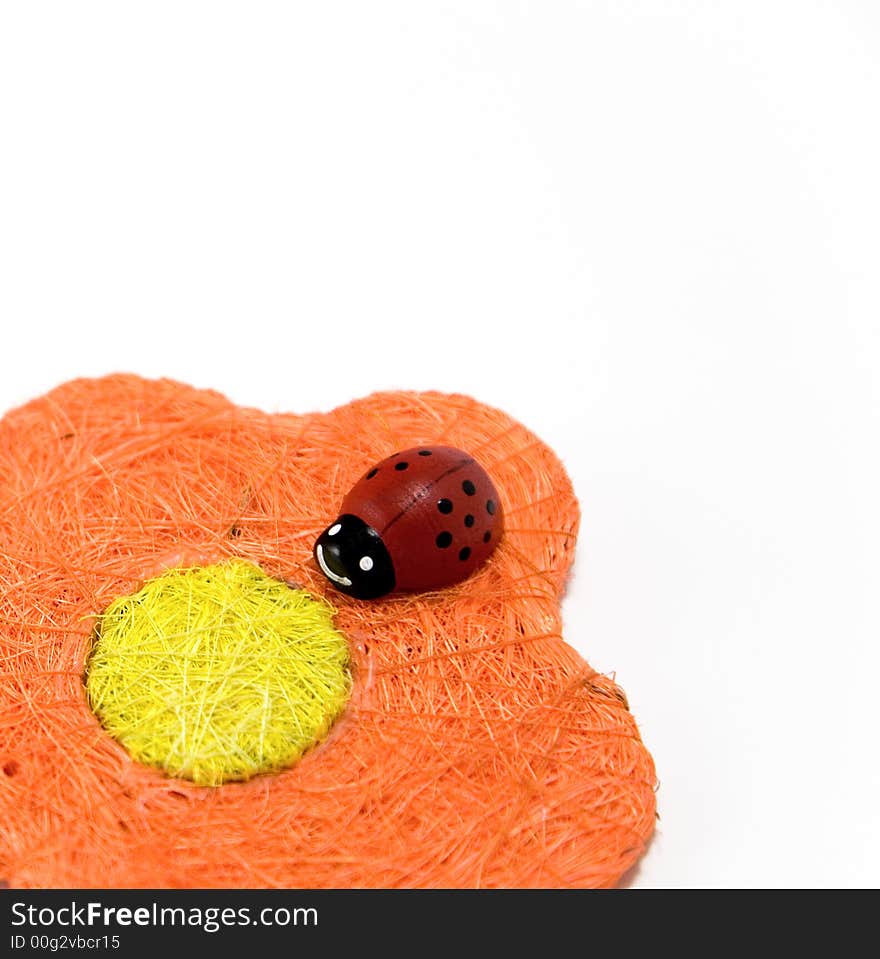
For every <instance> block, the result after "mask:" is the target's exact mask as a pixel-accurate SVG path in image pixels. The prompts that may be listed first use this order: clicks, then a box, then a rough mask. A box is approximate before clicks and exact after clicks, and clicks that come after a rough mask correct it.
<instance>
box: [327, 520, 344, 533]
mask: <svg viewBox="0 0 880 959" xmlns="http://www.w3.org/2000/svg"><path fill="white" fill-rule="evenodd" d="M341 529H342V523H334V524H333V525H332V526H331V527H330V529H328V530H327V535H328V536H335V535H336V534H337V533H338V532H339V531H340V530H341Z"/></svg>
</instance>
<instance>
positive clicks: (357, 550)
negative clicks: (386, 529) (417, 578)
mask: <svg viewBox="0 0 880 959" xmlns="http://www.w3.org/2000/svg"><path fill="white" fill-rule="evenodd" d="M315 561H316V562H317V564H318V566H320V567H321V572H322V573H323V574H324V575H325V576H326V577H327V579H329V580H330V582H331V583H333V585H334V586H335V587H336V588H337V589H338V590H340V591H341V592H343V593H348V595H349V596H354V597H355V598H356V599H376V598H377V597H379V596H384V595H385V594H386V593H390V592H391V590H392V589H394V564H393V563H392V562H391V557H390V556H389V555H388V550H387V549H386V548H385V544H384V543H383V542H382V538H381V537H380V536H379V534H378V533H377V532H376V530H374V529H373V527H372V526H368V525H367V524H366V523H365V522H364V521H363V520H362V519H359V518H358V517H357V516H352V515H351V513H344V514H343V515H342V516H340V517H339V518H338V519H337V520H335V521H334V522H333V523H332V524H331V525H330V526H328V527H327V529H325V530H324V532H323V533H321V535H320V536H319V537H318V539H317V540H316V542H315Z"/></svg>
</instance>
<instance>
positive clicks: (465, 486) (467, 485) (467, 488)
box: [461, 480, 477, 496]
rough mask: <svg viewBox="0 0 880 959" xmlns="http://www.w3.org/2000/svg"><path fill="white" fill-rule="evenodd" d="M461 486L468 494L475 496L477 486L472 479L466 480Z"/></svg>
mask: <svg viewBox="0 0 880 959" xmlns="http://www.w3.org/2000/svg"><path fill="white" fill-rule="evenodd" d="M461 488H462V489H463V490H464V491H465V493H467V495H468V496H473V495H474V493H476V491H477V487H476V486H474V484H473V483H472V482H471V481H470V480H465V481H464V482H463V483H462V484H461Z"/></svg>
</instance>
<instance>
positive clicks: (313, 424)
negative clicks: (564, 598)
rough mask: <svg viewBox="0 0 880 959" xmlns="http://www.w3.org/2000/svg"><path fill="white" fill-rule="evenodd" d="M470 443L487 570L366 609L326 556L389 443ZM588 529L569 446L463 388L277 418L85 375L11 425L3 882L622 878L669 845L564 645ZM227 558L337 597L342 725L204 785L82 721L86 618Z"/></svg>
mask: <svg viewBox="0 0 880 959" xmlns="http://www.w3.org/2000/svg"><path fill="white" fill-rule="evenodd" d="M430 443H436V444H441V443H442V444H446V445H450V446H456V447H460V448H462V449H465V450H467V451H468V452H470V453H471V454H472V455H473V456H474V457H476V458H477V460H478V461H479V462H480V463H481V464H482V465H483V466H484V467H485V468H486V469H487V471H488V472H489V474H490V475H491V476H492V479H493V481H494V483H495V485H496V487H497V489H498V491H499V494H500V496H501V498H502V501H503V505H504V512H505V523H506V527H505V533H504V538H503V540H502V542H501V544H500V546H499V547H498V549H497V550H496V551H495V553H494V554H493V556H492V557H491V559H490V560H489V562H487V563H486V565H485V566H483V567H482V568H481V569H479V570H478V571H477V572H476V573H475V574H474V575H473V576H472V577H471V578H470V579H468V580H466V581H465V582H463V583H461V584H460V585H458V586H456V587H453V588H450V589H446V590H442V591H438V592H435V593H421V594H412V595H392V596H390V597H387V598H384V599H382V600H379V601H374V602H361V601H358V600H354V599H350V598H348V597H346V596H343V595H341V594H340V593H337V592H335V591H334V590H333V589H332V587H331V585H330V583H329V582H328V581H327V580H326V579H325V578H324V576H323V575H322V574H321V573H320V571H319V570H318V569H317V568H316V566H315V565H314V561H313V560H312V555H311V547H312V543H313V542H314V539H315V537H316V536H317V534H318V533H319V532H320V531H321V529H323V528H324V526H325V525H326V524H327V523H328V522H330V521H331V520H332V519H333V517H334V516H335V515H336V512H335V510H336V509H337V507H338V505H339V503H340V502H341V500H342V498H343V496H344V494H345V493H346V492H347V491H348V489H349V488H350V487H351V485H352V484H353V483H354V481H355V480H356V479H357V478H358V477H359V476H360V475H361V474H362V473H363V471H364V469H365V468H367V467H368V466H369V465H370V464H371V463H373V462H374V461H378V460H379V459H381V458H382V457H384V456H387V455H389V454H390V453H392V452H394V451H395V450H396V449H401V448H405V447H409V446H415V445H418V444H430ZM578 520H579V513H578V506H577V501H576V499H575V497H574V493H573V491H572V488H571V484H570V481H569V479H568V477H567V475H566V473H565V471H564V469H563V467H562V465H561V463H560V462H559V460H558V459H557V457H556V456H555V454H554V453H553V452H552V451H551V450H550V449H549V448H548V447H547V446H545V445H544V444H543V443H541V441H540V440H538V439H537V437H535V436H534V435H533V434H532V433H530V432H529V431H528V430H527V429H525V428H524V427H523V426H521V425H520V424H519V423H517V422H515V421H514V420H512V419H511V418H510V417H508V416H507V415H505V414H504V413H503V412H500V411H498V410H496V409H491V408H489V407H487V406H484V405H482V404H480V403H478V402H476V401H475V400H473V399H470V398H468V397H465V396H460V395H446V394H440V393H405V392H399V393H379V394H374V395H372V396H369V397H367V398H366V399H363V400H359V401H356V402H353V403H351V404H349V405H347V406H343V407H341V408H339V409H337V410H334V411H332V412H330V413H315V414H310V415H305V416H295V415H287V414H277V415H269V414H266V413H262V412H259V411H257V410H253V409H243V408H240V407H236V406H234V405H233V404H231V403H230V402H229V401H228V400H226V399H225V398H224V397H222V396H221V395H219V394H218V393H214V392H210V391H202V390H196V389H193V388H191V387H188V386H185V385H182V384H180V383H176V382H172V381H169V380H159V381H147V380H143V379H140V378H138V377H135V376H127V375H117V376H111V377H107V378H104V379H99V380H75V381H72V382H70V383H67V384H65V385H63V386H61V387H59V388H58V389H56V390H54V391H53V392H51V393H49V394H48V395H47V396H45V397H42V398H40V399H37V400H34V401H33V402H31V403H29V404H27V405H26V406H23V407H21V408H19V409H17V410H14V411H12V412H10V413H9V414H7V416H6V417H5V418H4V419H3V420H2V421H0V881H5V882H7V883H8V884H9V885H10V886H13V887H28V886H31V887H33V886H35V887H83V886H104V887H113V886H122V887H161V888H165V887H201V888H205V887H236V886H245V887H260V888H263V887H275V886H281V887H300V888H319V887H335V888H350V887H472V886H480V887H521V886H541V887H569V886H574V887H580V886H611V885H614V884H615V883H616V882H617V881H618V880H619V878H620V877H621V875H622V874H623V873H624V872H625V871H626V870H627V869H628V868H629V867H630V866H632V865H633V863H634V862H635V861H636V860H637V858H638V857H639V855H640V854H641V853H642V851H643V850H644V848H645V844H646V842H647V841H648V839H649V837H650V835H651V832H652V830H653V826H654V819H655V801H654V786H655V778H654V767H653V763H652V761H651V757H650V755H649V754H648V752H647V750H646V749H645V747H644V745H643V744H642V742H641V740H640V738H639V734H638V730H637V728H636V724H635V721H634V720H633V718H632V716H631V714H630V713H629V711H628V709H627V703H626V699H625V697H624V695H623V693H622V691H621V690H620V689H619V688H618V687H617V686H616V685H615V684H614V682H612V681H611V680H610V679H609V678H607V677H606V676H603V675H600V674H598V673H596V672H594V671H593V670H592V669H591V668H590V667H589V666H588V665H587V664H586V663H585V662H584V661H583V660H582V659H581V658H580V656H579V655H578V654H577V653H576V652H575V651H574V650H573V649H572V648H571V647H569V646H568V645H567V644H566V643H565V642H564V641H563V638H562V628H561V621H560V611H559V600H560V593H561V591H562V589H563V586H564V582H565V578H566V572H567V570H568V568H569V566H570V564H571V562H572V559H573V556H574V546H575V538H576V533H577V527H578ZM230 556H238V557H243V558H245V559H248V560H250V561H252V562H254V563H257V564H259V565H260V566H261V567H262V568H263V569H264V570H265V571H266V572H267V573H268V574H269V575H271V576H276V577H281V578H284V579H286V580H288V581H292V582H295V583H296V584H298V585H300V586H302V587H304V588H305V589H307V590H309V591H310V592H311V593H312V594H314V595H317V596H323V597H325V598H327V599H328V600H329V601H330V602H331V603H332V604H333V605H334V606H336V607H337V610H338V612H337V616H336V626H337V628H338V629H339V630H340V631H341V632H342V633H343V634H344V635H345V636H347V637H348V639H349V641H350V643H351V651H352V659H353V666H354V684H353V691H352V695H351V699H350V702H349V706H348V708H347V710H346V712H345V714H344V715H343V717H342V718H341V719H340V720H339V721H338V722H337V723H336V725H335V726H334V727H333V728H332V730H331V732H330V734H329V736H328V738H327V739H326V740H325V741H324V742H322V743H321V744H319V745H318V746H317V747H316V748H314V749H313V750H311V751H310V752H309V753H307V754H306V755H305V756H304V757H303V759H302V760H301V761H300V762H299V763H298V764H296V765H295V766H293V767H292V768H290V769H287V770H284V771H283V772H281V773H277V774H271V775H268V774H267V775H262V776H257V777H256V778H254V779H251V780H250V781H249V782H246V783H227V784H225V785H222V786H219V787H216V788H212V787H204V786H196V785H194V784H192V783H190V782H187V781H183V780H179V779H171V778H168V777H166V776H164V775H163V774H162V773H161V772H159V771H158V770H156V769H153V768H149V767H147V766H142V765H140V764H138V763H136V762H135V761H134V760H132V759H131V758H130V757H129V755H128V753H127V752H126V751H125V750H124V749H123V747H122V746H120V745H119V744H118V743H117V742H116V741H115V740H113V739H112V738H111V737H110V736H109V735H108V734H107V733H106V732H105V731H104V730H103V729H102V728H101V726H100V724H99V723H98V720H97V719H96V718H95V716H94V715H93V713H92V712H91V711H90V709H89V705H88V701H87V697H86V694H85V689H84V685H83V669H84V664H85V662H86V659H87V656H88V653H89V650H90V646H91V643H92V633H93V629H94V625H95V621H96V617H97V616H98V615H99V614H100V613H101V612H102V611H103V610H104V609H106V608H107V607H108V606H109V605H110V603H111V602H112V601H113V600H114V599H116V598H117V597H119V596H123V595H126V594H129V593H132V592H134V591H135V590H137V589H138V588H139V587H140V586H141V585H142V584H143V582H144V581H145V580H146V579H148V578H150V577H152V576H155V575H157V574H158V573H160V572H161V571H162V570H163V569H165V568H168V567H172V566H184V565H192V564H202V563H212V562H217V561H220V560H222V559H224V558H226V557H230Z"/></svg>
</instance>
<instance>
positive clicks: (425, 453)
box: [419, 450, 431, 456]
mask: <svg viewBox="0 0 880 959" xmlns="http://www.w3.org/2000/svg"><path fill="white" fill-rule="evenodd" d="M430 455H431V451H430V450H419V456H430Z"/></svg>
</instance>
